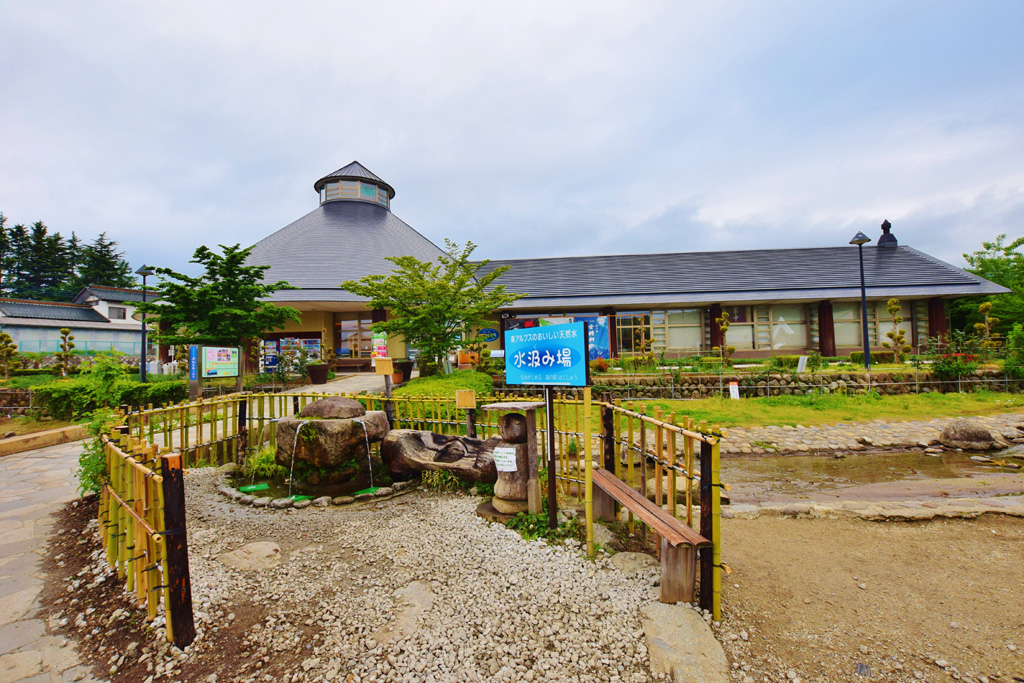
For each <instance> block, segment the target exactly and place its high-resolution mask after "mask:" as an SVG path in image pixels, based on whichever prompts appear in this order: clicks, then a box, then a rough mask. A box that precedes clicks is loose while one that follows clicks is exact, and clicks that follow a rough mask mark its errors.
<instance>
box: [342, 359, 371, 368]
mask: <svg viewBox="0 0 1024 683" xmlns="http://www.w3.org/2000/svg"><path fill="white" fill-rule="evenodd" d="M370 366H371V364H370V359H369V358H335V359H334V369H335V370H341V369H344V368H353V369H355V370H358V371H362V370H366V371H369V370H370Z"/></svg>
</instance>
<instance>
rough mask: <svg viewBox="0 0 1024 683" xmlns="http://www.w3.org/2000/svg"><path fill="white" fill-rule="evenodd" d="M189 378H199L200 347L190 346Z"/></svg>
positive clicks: (193, 379)
mask: <svg viewBox="0 0 1024 683" xmlns="http://www.w3.org/2000/svg"><path fill="white" fill-rule="evenodd" d="M188 378H189V379H190V380H192V381H195V380H197V379H199V347H198V346H190V347H188Z"/></svg>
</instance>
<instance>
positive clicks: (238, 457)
mask: <svg viewBox="0 0 1024 683" xmlns="http://www.w3.org/2000/svg"><path fill="white" fill-rule="evenodd" d="M248 413H249V399H248V397H246V396H243V397H241V398H240V399H238V430H237V434H238V439H237V440H236V441H235V448H236V450H235V462H236V463H238V465H242V464H243V463H245V458H246V455H247V454H248V452H249V419H248V418H249V416H248Z"/></svg>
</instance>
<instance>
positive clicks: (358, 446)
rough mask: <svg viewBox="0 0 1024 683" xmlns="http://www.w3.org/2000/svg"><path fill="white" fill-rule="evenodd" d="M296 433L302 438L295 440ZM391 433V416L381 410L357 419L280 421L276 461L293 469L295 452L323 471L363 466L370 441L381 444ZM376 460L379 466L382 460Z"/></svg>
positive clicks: (299, 457) (288, 418) (298, 458)
mask: <svg viewBox="0 0 1024 683" xmlns="http://www.w3.org/2000/svg"><path fill="white" fill-rule="evenodd" d="M307 407H308V406H307ZM364 428H365V432H364ZM296 430H298V434H299V438H298V439H296V438H295V434H296ZM387 433H388V419H387V416H386V415H385V414H384V413H383V412H382V411H379V410H378V411H372V412H369V413H366V414H365V415H363V416H361V417H359V418H357V419H338V420H303V419H301V418H300V419H296V418H292V417H286V418H282V419H280V420H278V422H277V453H276V455H275V460H276V461H277V464H278V465H283V466H284V467H289V468H290V467H291V463H292V452H293V451H294V452H295V460H296V461H297V462H306V463H309V464H310V465H313V466H314V467H318V468H322V469H337V468H341V467H345V466H349V465H354V466H356V467H361V466H363V465H364V464H365V463H366V456H367V453H366V451H367V441H369V442H370V443H373V442H376V441H380V440H381V439H383V438H384V436H385V435H386V434H387ZM375 459H377V460H378V463H379V458H375Z"/></svg>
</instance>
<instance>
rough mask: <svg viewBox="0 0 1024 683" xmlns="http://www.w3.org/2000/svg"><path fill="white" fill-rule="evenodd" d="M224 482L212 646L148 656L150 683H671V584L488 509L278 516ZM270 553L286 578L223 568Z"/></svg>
mask: <svg viewBox="0 0 1024 683" xmlns="http://www.w3.org/2000/svg"><path fill="white" fill-rule="evenodd" d="M216 481H217V473H216V472H215V471H214V470H206V471H203V470H193V471H191V472H190V473H189V475H188V476H187V477H186V482H187V484H186V488H187V492H186V493H187V506H188V510H189V552H190V563H189V564H190V567H191V572H192V590H193V602H194V605H195V608H196V616H197V621H198V626H199V631H200V635H199V637H198V638H197V641H196V643H194V644H193V645H192V646H191V647H189V648H188V649H187V652H185V653H178V652H177V651H176V648H168V647H167V646H166V645H164V646H162V648H161V649H162V650H163V652H162V655H163V656H160V655H161V653H159V652H155V653H154V652H152V651H151V648H154V647H155V646H154V645H152V644H150V645H146V644H144V645H143V647H142V652H143V656H144V657H147V659H149V660H150V662H152V661H156V662H157V663H156V664H155V665H152V663H151V664H150V665H148V666H147V667H146V670H145V671H144V672H142V678H140V680H144V677H146V676H147V675H155V677H156V678H157V679H159V678H160V677H161V676H163V677H164V678H169V679H171V680H179V679H181V678H183V679H185V680H204V679H205V680H210V681H213V680H220V681H226V680H231V681H278V680H280V681H438V682H440V681H453V682H454V681H460V682H461V681H512V680H515V681H519V680H527V681H529V680H557V681H578V682H580V683H583V682H584V681H626V682H629V683H643V682H644V681H648V680H656V679H658V678H659V677H658V676H652V675H651V673H650V671H649V669H648V668H647V660H648V658H647V648H646V646H645V645H644V637H643V631H642V626H641V620H640V607H641V606H643V605H645V604H647V603H649V602H652V601H654V600H656V599H657V588H656V587H655V586H656V576H657V573H656V572H653V571H652V572H650V573H648V574H647V575H646V576H642V577H638V576H635V575H634V576H631V577H627V576H626V575H624V574H623V573H621V572H619V571H618V570H616V569H615V568H614V567H613V566H612V565H611V563H610V562H609V561H608V560H607V559H603V558H602V559H598V560H597V561H594V562H590V561H587V560H586V559H585V558H584V557H583V554H582V553H581V552H580V550H579V549H578V548H576V547H573V546H569V547H552V546H548V545H546V544H544V543H541V542H527V541H524V540H523V539H522V538H521V537H520V536H519V535H518V534H517V533H515V532H513V531H510V530H508V529H505V528H504V527H502V526H499V525H490V524H488V523H486V522H484V521H483V520H481V519H480V518H478V517H477V516H476V515H475V512H474V511H475V507H476V505H477V504H478V501H477V499H475V498H469V497H456V496H448V495H434V494H429V493H422V492H414V493H411V494H408V495H406V496H402V497H399V498H395V499H392V500H389V501H384V502H380V503H371V504H367V505H364V506H360V507H356V506H348V507H346V508H336V507H330V508H323V509H314V508H309V509H305V510H301V511H291V510H286V511H269V510H257V509H252V508H249V507H242V506H239V505H237V504H233V503H230V502H228V501H226V500H224V499H223V498H222V497H221V496H220V495H219V494H217V493H216V492H215V486H216ZM257 541H267V542H274V543H276V544H278V546H279V547H280V549H281V552H280V561H279V564H277V566H274V567H272V568H268V569H263V570H259V571H248V570H242V569H236V568H231V567H228V566H226V565H225V564H224V563H223V562H222V561H220V559H218V558H219V557H220V556H221V555H222V554H223V553H226V552H229V551H234V550H236V549H238V548H239V547H240V546H243V545H245V544H248V543H252V542H257ZM153 642H155V643H159V638H156V639H154V641H153ZM154 655H156V656H154ZM129 663H130V662H129Z"/></svg>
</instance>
